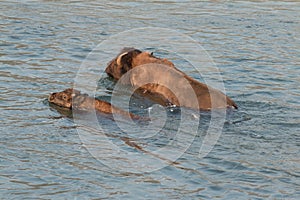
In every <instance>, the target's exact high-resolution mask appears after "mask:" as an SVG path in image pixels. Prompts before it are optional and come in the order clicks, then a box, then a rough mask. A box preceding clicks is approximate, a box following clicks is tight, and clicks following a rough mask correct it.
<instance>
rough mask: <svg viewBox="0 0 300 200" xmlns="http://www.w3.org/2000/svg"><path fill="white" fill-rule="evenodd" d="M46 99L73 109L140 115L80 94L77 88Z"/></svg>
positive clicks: (127, 115) (57, 93) (133, 116)
mask: <svg viewBox="0 0 300 200" xmlns="http://www.w3.org/2000/svg"><path fill="white" fill-rule="evenodd" d="M48 101H49V102H50V103H53V104H55V105H58V106H61V107H64V108H69V109H75V110H85V111H91V110H94V109H95V110H96V111H98V112H101V113H105V114H119V115H123V116H126V117H130V118H132V119H140V118H141V117H139V116H137V115H134V114H133V113H130V112H127V111H124V110H122V109H120V108H117V107H115V106H113V105H111V104H110V103H108V102H106V101H101V100H99V99H94V98H92V97H89V96H88V95H87V94H82V93H81V92H80V91H78V90H74V89H72V88H69V89H66V90H64V91H62V92H56V93H52V94H50V95H49V97H48Z"/></svg>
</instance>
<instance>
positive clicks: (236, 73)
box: [0, 0, 300, 199]
mask: <svg viewBox="0 0 300 200" xmlns="http://www.w3.org/2000/svg"><path fill="white" fill-rule="evenodd" d="M0 11H1V12H0V27H1V29H0V33H1V38H0V41H1V42H0V50H1V51H0V63H1V65H0V69H1V70H0V77H1V79H0V81H1V82H0V88H1V94H0V108H1V112H0V119H1V127H0V130H1V134H0V137H1V140H0V152H1V154H0V199H299V197H300V192H299V191H300V177H299V176H300V160H299V157H300V135H299V133H300V126H299V124H300V117H299V116H300V115H299V114H300V113H299V111H300V106H299V102H300V89H299V82H300V78H299V74H300V37H299V32H300V21H299V19H300V14H299V13H300V3H299V2H297V1H262V2H257V1H237V2H234V3H233V2H227V1H226V2H218V1H206V2H198V1H89V0H88V1H80V0H79V1H67V0H63V1H47V0H44V1H34V0H32V1H29V0H28V1H5V0H4V1H1V2H0ZM143 27H155V30H159V29H160V28H161V30H162V31H163V30H166V29H167V30H175V31H176V32H177V33H178V34H182V35H185V36H187V37H189V38H191V39H192V40H193V41H194V42H196V43H198V44H200V45H201V46H202V47H203V49H205V50H206V52H207V53H208V54H209V55H210V57H211V59H213V61H214V64H215V66H216V68H217V69H218V71H219V72H220V74H221V77H222V83H223V84H224V88H225V90H226V94H227V95H228V96H230V97H231V98H232V99H234V100H235V102H236V103H237V104H238V105H239V109H238V110H237V111H227V116H226V118H225V123H224V126H223V125H222V127H221V128H222V129H221V134H220V137H218V138H217V141H216V144H215V145H213V148H212V149H211V151H210V152H209V153H208V154H207V155H205V156H204V157H201V156H199V149H200V147H201V144H202V143H201V142H203V140H202V139H203V137H201V136H203V135H205V133H206V131H207V130H209V129H208V126H210V119H211V118H212V116H211V113H209V112H204V113H201V114H200V115H201V117H200V125H201V126H199V128H198V127H197V123H196V125H195V122H197V120H196V119H198V118H197V117H194V118H193V116H194V115H195V113H194V114H193V113H192V114H191V113H188V114H187V115H186V116H185V115H183V113H184V111H181V112H180V111H178V112H176V111H172V109H170V110H168V111H167V116H168V118H167V121H166V123H164V124H163V128H162V131H158V133H157V134H156V135H155V136H153V137H148V138H145V139H144V140H143V141H142V142H141V143H139V140H134V139H135V138H134V137H138V136H137V135H138V134H139V132H141V133H142V134H145V133H146V134H147V133H148V132H147V131H149V130H150V128H152V129H155V126H154V127H150V128H149V126H143V124H140V125H139V129H138V131H137V130H135V129H132V130H130V129H129V131H128V130H127V133H126V132H124V131H122V130H121V129H119V128H117V126H118V125H117V124H116V123H115V122H114V121H112V120H111V119H109V117H107V116H100V117H98V118H97V119H98V120H99V121H100V123H101V124H102V127H104V128H103V130H102V131H104V132H105V134H107V138H108V140H109V141H110V142H112V143H113V144H114V145H115V146H117V147H120V148H122V149H123V150H125V151H127V152H135V153H140V155H142V156H141V157H138V156H137V157H135V156H133V157H134V160H135V161H137V160H141V163H138V162H137V163H138V164H137V165H138V167H137V168H136V169H135V170H138V169H149V168H150V169H152V168H151V166H152V165H153V162H152V163H151V162H148V161H149V160H147V159H144V157H143V156H145V157H147V156H148V155H149V154H151V149H155V148H160V147H164V146H165V144H166V143H168V141H170V140H173V139H174V138H173V136H174V134H173V133H176V130H177V129H178V124H179V123H180V122H182V121H183V123H185V124H184V125H183V126H182V127H183V128H182V131H181V132H182V133H185V134H184V136H180V137H179V139H180V140H181V139H183V140H185V139H188V141H189V144H188V148H187V149H184V151H183V152H181V153H182V154H180V155H179V156H178V157H176V158H175V159H171V161H174V162H163V163H165V165H159V168H158V169H156V170H151V171H147V170H145V172H144V171H143V170H141V171H142V172H141V171H138V172H137V171H135V170H130V168H131V166H133V167H136V166H135V165H134V164H135V163H133V164H132V163H130V162H133V161H134V160H132V159H130V158H126V157H124V156H123V155H122V154H119V153H118V152H113V150H115V149H113V148H111V149H109V150H110V151H109V152H108V153H103V154H101V155H102V156H104V157H105V160H104V157H101V156H100V157H97V159H96V158H95V155H93V153H91V152H92V151H91V149H89V148H88V145H87V144H86V143H85V141H84V139H83V137H82V135H81V134H80V131H79V129H80V128H79V126H78V123H77V122H78V121H77V122H76V120H75V119H74V118H72V117H71V116H68V114H66V112H63V111H58V110H56V109H53V108H52V107H50V106H49V105H48V103H47V101H46V98H47V96H48V94H49V93H51V92H57V91H60V90H64V89H66V88H68V87H72V86H73V84H74V80H75V79H76V77H77V75H78V71H79V69H80V66H82V62H83V61H84V60H85V58H86V57H87V56H88V55H89V53H90V52H91V51H92V50H93V49H95V48H98V50H99V51H101V48H102V50H103V51H104V49H108V51H109V49H112V48H110V47H111V46H110V44H111V45H112V46H114V48H119V49H121V48H122V47H124V44H121V43H122V42H116V40H113V42H111V40H112V39H111V38H113V37H114V36H115V35H117V34H119V36H122V33H123V32H124V31H129V33H131V32H130V30H135V29H138V28H143ZM138 30H140V29H138ZM142 30H144V29H142ZM147 30H148V31H146V32H144V33H143V32H142V33H139V34H144V35H143V40H147V41H148V43H147V44H148V45H149V46H142V45H141V46H137V48H141V49H147V48H149V49H151V50H153V51H154V53H155V52H156V53H157V54H159V55H160V56H163V57H166V58H169V59H171V60H172V61H173V62H174V63H175V65H176V66H177V67H178V68H180V69H181V70H182V71H185V72H186V73H187V74H189V75H190V76H193V77H195V78H196V79H199V80H200V77H199V76H198V75H197V73H196V72H195V70H194V71H193V70H192V69H191V68H188V67H185V64H184V63H185V62H184V61H181V60H180V59H179V58H178V57H176V55H175V54H172V53H171V52H169V53H168V51H163V50H159V48H157V47H161V46H162V44H166V43H164V42H165V41H164V40H160V39H157V37H156V38H155V39H153V35H152V34H151V33H149V29H147ZM157 32H159V31H157ZM157 32H156V34H155V35H156V36H157ZM120 34H121V35H120ZM139 36H140V35H139ZM139 36H137V35H135V34H126V38H125V37H124V38H123V39H124V40H120V41H130V42H135V43H136V44H139V42H141V43H142V41H138V40H139V39H140V38H139ZM119 38H120V37H119ZM175 40H177V39H176V38H174V42H175ZM103 41H109V42H106V43H105V42H104V43H102V45H100V46H97V45H98V44H100V43H101V42H103ZM149 41H150V42H149ZM112 43H113V44H112ZM118 44H119V46H118ZM130 44H132V43H130ZM184 44H185V43H184ZM125 45H126V44H125ZM166 46H167V44H166ZM113 50H114V51H115V49H113ZM186 53H187V55H188V54H189V53H190V54H192V52H190V51H188V52H186ZM117 54H118V52H115V54H110V55H109V56H107V59H108V60H110V59H112V58H113V57H114V56H115V55H117ZM199 60H200V61H198V62H201V59H199ZM106 64H107V60H105V61H103V64H99V65H96V66H93V67H94V68H93V69H92V70H87V69H86V68H85V70H86V71H83V73H86V74H87V76H88V75H89V74H93V75H94V76H97V77H98V78H99V79H100V76H99V74H98V71H97V70H102V71H103V69H104V68H105V66H106ZM181 64H182V65H181ZM208 74H209V75H210V77H215V73H214V71H213V70H211V71H209V72H208ZM202 78H203V77H202ZM91 85H92V84H91ZM97 85H98V86H97V87H98V90H97V91H98V93H97V94H96V96H97V97H98V98H104V99H106V100H109V99H110V98H111V94H112V88H113V86H114V83H113V82H112V80H111V79H108V78H106V77H105V75H104V78H103V79H100V81H99V82H97ZM120 96H121V94H120ZM133 101H134V100H133ZM136 101H137V103H134V102H133V103H132V104H133V105H135V107H134V106H133V112H137V113H138V114H145V113H146V114H147V112H149V110H151V109H152V110H159V109H163V108H161V107H155V109H154V107H150V108H147V105H140V104H141V102H142V101H141V100H136ZM142 104H143V102H142ZM187 112H194V111H187ZM69 114H70V113H69ZM159 114H162V118H163V117H164V116H166V115H164V114H166V113H165V112H162V113H159ZM158 116H159V115H158ZM180 116H184V119H186V117H190V120H184V119H182V118H180ZM121 123H123V124H126V123H127V122H126V120H125V121H123V122H121ZM193 127H196V135H193V138H192V139H193V140H189V139H190V136H191V132H193V130H191V131H190V128H193ZM97 131H98V132H99V130H98V129H97V127H96V128H93V127H92V128H90V129H88V131H87V132H88V133H90V134H94V133H95V134H96V132H97ZM130 131H132V132H130ZM102 133H103V132H102ZM125 136H126V137H125ZM143 137H147V136H145V135H143ZM124 138H127V139H128V138H130V139H132V140H133V141H135V142H136V143H132V142H128V140H126V139H124ZM177 139H178V138H177ZM177 142H180V141H177ZM185 142H186V141H185ZM135 144H138V145H140V146H141V147H142V148H145V149H147V152H145V151H144V150H143V149H139V148H137V146H135ZM105 148H109V147H105ZM169 150H170V149H169ZM174 152H175V153H177V151H176V150H174ZM169 153H170V152H169ZM175 153H174V154H175ZM118 154H119V155H118ZM168 155H170V156H171V154H167V158H170V157H168ZM171 157H172V156H171ZM102 158H103V160H102ZM140 158H141V159H140ZM165 158H166V157H164V158H161V157H159V156H157V157H156V160H155V162H159V160H160V159H162V160H163V159H165ZM144 160H147V162H146V161H145V163H143V161H144ZM121 161H124V163H125V164H124V163H122V162H121ZM126 162H127V164H128V163H130V164H131V165H127V166H129V167H128V168H126V167H125V168H124V166H122V164H124V165H126ZM140 164H141V165H140ZM142 165H143V166H142ZM116 169H117V170H116Z"/></svg>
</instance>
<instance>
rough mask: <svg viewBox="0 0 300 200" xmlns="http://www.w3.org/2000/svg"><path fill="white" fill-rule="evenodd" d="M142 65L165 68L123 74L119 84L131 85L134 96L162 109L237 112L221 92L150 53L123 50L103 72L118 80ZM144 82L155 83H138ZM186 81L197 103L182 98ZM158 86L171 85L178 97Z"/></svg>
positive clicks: (185, 94) (184, 95)
mask: <svg viewBox="0 0 300 200" xmlns="http://www.w3.org/2000/svg"><path fill="white" fill-rule="evenodd" d="M146 64H151V65H152V66H153V65H156V66H160V65H161V66H162V65H163V66H167V67H162V68H155V70H153V69H154V68H151V67H149V68H147V67H141V69H135V70H134V72H133V73H127V74H129V75H128V77H127V78H126V79H124V80H125V81H124V80H123V78H122V81H123V82H122V83H124V84H130V85H132V86H133V87H134V89H136V91H137V92H139V93H140V94H141V95H143V96H146V97H148V98H150V99H151V100H153V101H154V102H157V103H159V104H161V105H164V106H165V105H168V104H174V105H177V106H184V107H189V108H193V109H200V110H211V109H214V108H226V107H233V108H237V105H236V103H235V102H234V101H233V100H231V99H230V98H229V97H227V96H226V95H225V94H223V93H222V92H221V91H218V90H216V89H214V88H211V87H209V86H207V85H206V84H203V83H201V82H199V81H197V80H195V79H193V78H192V77H190V76H188V75H187V74H185V73H184V72H182V71H180V70H179V69H177V68H176V67H175V66H174V64H173V63H172V62H171V61H169V60H167V59H162V58H157V57H155V56H153V55H152V53H148V52H142V51H140V50H138V49H134V48H125V49H123V51H122V52H121V53H120V54H119V55H118V56H117V57H116V58H115V59H113V60H112V61H111V62H110V63H109V64H108V66H107V68H106V70H105V71H106V73H107V74H108V75H109V76H111V77H113V78H114V79H116V80H119V79H120V78H121V77H122V76H123V75H124V74H126V72H129V71H130V70H131V69H133V68H135V67H137V66H142V65H146ZM166 68H167V69H166ZM156 69H159V70H156ZM149 76H151V77H152V79H151V78H149ZM145 79H149V80H150V79H151V81H153V80H154V82H155V83H151V84H145V85H142V84H141V82H144V80H145ZM186 81H187V82H188V83H189V84H190V86H191V87H192V89H193V90H194V93H195V95H196V98H197V101H198V102H195V101H192V99H193V98H185V97H189V94H187V93H185V92H186V91H187V90H188V88H187V87H186V86H185V85H186V84H182V83H184V82H186ZM160 83H161V84H160ZM162 83H168V84H170V85H173V86H174V87H176V88H177V89H176V90H177V91H179V94H176V95H175V94H174V93H173V92H172V91H171V90H170V89H168V88H167V87H164V86H163V85H164V84H162ZM190 86H189V87H190ZM178 95H179V97H178ZM180 96H181V97H180ZM179 99H180V101H179ZM212 99H213V101H212Z"/></svg>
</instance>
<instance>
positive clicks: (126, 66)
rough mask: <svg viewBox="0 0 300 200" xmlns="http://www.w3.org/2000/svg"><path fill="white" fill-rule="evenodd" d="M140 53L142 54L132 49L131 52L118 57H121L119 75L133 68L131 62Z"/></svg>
mask: <svg viewBox="0 0 300 200" xmlns="http://www.w3.org/2000/svg"><path fill="white" fill-rule="evenodd" d="M140 53H142V52H141V51H140V50H138V49H134V50H133V51H129V52H127V53H124V54H121V55H120V56H121V59H120V60H121V62H120V64H121V73H122V74H124V73H126V72H128V71H129V70H131V69H132V68H133V67H135V66H132V60H133V59H134V58H135V57H136V56H137V55H138V54H140Z"/></svg>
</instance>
